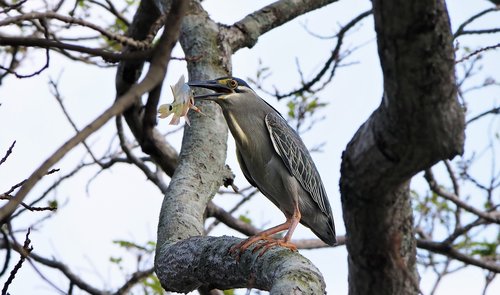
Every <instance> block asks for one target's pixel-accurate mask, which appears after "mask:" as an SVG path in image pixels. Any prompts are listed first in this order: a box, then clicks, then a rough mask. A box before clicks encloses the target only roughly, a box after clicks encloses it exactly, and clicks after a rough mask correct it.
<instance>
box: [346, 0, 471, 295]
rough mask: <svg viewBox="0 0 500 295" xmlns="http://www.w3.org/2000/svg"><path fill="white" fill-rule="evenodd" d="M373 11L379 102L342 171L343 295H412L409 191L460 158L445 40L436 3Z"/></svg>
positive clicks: (458, 118) (459, 116) (460, 125)
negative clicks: (433, 169)
mask: <svg viewBox="0 0 500 295" xmlns="http://www.w3.org/2000/svg"><path fill="white" fill-rule="evenodd" d="M373 7H374V17H375V29H376V32H377V40H378V50H379V56H380V61H381V66H382V71H383V75H384V95H383V99H382V102H381V105H380V106H379V108H378V109H377V110H376V111H375V112H374V113H373V114H372V115H371V116H370V118H369V119H368V120H367V121H366V122H365V123H364V124H363V125H362V126H361V127H360V129H359V130H358V132H357V133H356V134H355V136H354V138H353V139H352V140H351V142H350V143H349V144H348V146H347V148H346V150H345V152H344V154H343V161H342V165H341V181H340V188H341V195H342V208H343V212H344V221H345V224H346V231H347V235H346V238H347V241H346V245H347V250H348V254H349V258H348V261H349V294H351V295H353V294H417V293H418V274H417V273H416V269H415V254H416V250H415V245H416V242H415V237H414V233H413V232H412V228H413V226H412V222H413V221H412V220H413V218H412V210H411V199H410V194H409V182H410V179H411V177H412V176H413V175H415V174H416V173H417V172H419V171H421V170H423V169H425V168H427V167H430V166H432V165H433V164H434V163H436V162H437V161H439V160H441V159H447V158H453V157H454V156H455V155H457V154H461V153H462V152H463V141H464V114H463V110H462V109H461V107H460V105H459V103H458V101H457V94H456V85H455V76H454V66H455V62H454V50H453V44H452V34H451V30H450V23H449V19H448V14H447V11H446V6H445V3H444V1H443V0H437V1H435V0H425V1H410V2H401V1H394V0H389V1H387V0H374V1H373Z"/></svg>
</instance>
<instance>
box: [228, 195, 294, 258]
mask: <svg viewBox="0 0 500 295" xmlns="http://www.w3.org/2000/svg"><path fill="white" fill-rule="evenodd" d="M300 218H301V214H300V210H299V206H298V204H295V206H294V212H293V215H292V216H291V217H287V218H286V221H285V222H284V223H282V224H280V225H277V226H274V227H272V228H270V229H267V230H265V231H263V232H260V233H258V234H257V235H255V236H251V237H249V238H248V239H246V240H244V241H243V242H241V243H239V244H237V245H235V246H233V247H232V248H231V250H230V252H231V253H234V252H236V251H237V250H239V253H240V255H241V253H242V252H243V251H245V250H246V249H247V248H248V247H250V246H251V245H252V244H254V243H256V242H258V241H263V243H261V244H259V245H257V246H255V248H254V249H253V251H252V252H253V253H255V252H256V251H260V250H261V249H262V251H261V252H260V254H259V256H262V255H263V254H264V253H265V252H266V251H267V250H269V249H270V248H271V247H273V246H281V247H285V248H288V249H290V250H292V251H297V247H296V246H295V245H294V244H293V243H291V242H290V240H291V239H292V235H293V232H294V230H295V228H296V227H297V225H298V224H299V222H300ZM284 230H288V231H287V233H286V235H285V237H284V238H283V239H277V240H275V239H273V238H271V237H270V236H272V235H274V234H276V233H279V232H282V231H284Z"/></svg>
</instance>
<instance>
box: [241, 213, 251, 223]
mask: <svg viewBox="0 0 500 295" xmlns="http://www.w3.org/2000/svg"><path fill="white" fill-rule="evenodd" d="M238 219H239V220H241V221H243V222H244V223H246V224H252V219H250V218H248V217H247V216H245V215H240V216H239V217H238Z"/></svg>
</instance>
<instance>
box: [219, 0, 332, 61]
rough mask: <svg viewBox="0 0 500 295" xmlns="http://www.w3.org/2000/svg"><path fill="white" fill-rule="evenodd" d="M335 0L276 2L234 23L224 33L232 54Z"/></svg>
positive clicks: (281, 0)
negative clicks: (275, 29) (263, 35)
mask: <svg viewBox="0 0 500 295" xmlns="http://www.w3.org/2000/svg"><path fill="white" fill-rule="evenodd" d="M336 1H337V0H312V1H311V0H309V1H304V0H302V1H292V0H280V1H276V2H274V3H272V4H270V5H268V6H266V7H263V8H262V9H260V10H257V11H255V12H254V13H251V14H249V15H247V16H246V17H245V18H243V19H242V20H240V21H238V22H236V23H235V24H234V25H233V26H231V27H230V28H229V30H228V31H227V32H226V34H225V35H226V37H227V39H228V42H229V45H230V47H231V48H232V51H233V52H236V51H237V50H238V49H240V48H242V47H248V48H252V47H253V46H254V45H255V43H256V42H257V39H258V38H259V37H260V36H261V35H262V34H264V33H266V32H268V31H270V30H272V29H274V28H276V27H278V26H281V25H282V24H284V23H286V22H288V21H290V20H292V19H294V18H296V17H297V16H300V15H302V14H304V13H306V12H309V11H313V10H315V9H318V8H321V7H324V6H326V5H328V4H330V3H333V2H336Z"/></svg>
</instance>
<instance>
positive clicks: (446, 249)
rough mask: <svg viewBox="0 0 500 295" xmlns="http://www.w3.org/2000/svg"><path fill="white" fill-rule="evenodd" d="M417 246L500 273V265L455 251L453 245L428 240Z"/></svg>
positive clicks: (421, 241) (418, 242)
mask: <svg viewBox="0 0 500 295" xmlns="http://www.w3.org/2000/svg"><path fill="white" fill-rule="evenodd" d="M417 246H418V247H419V248H420V249H425V250H428V251H431V252H434V253H439V254H442V255H445V256H447V257H450V258H453V259H456V260H458V261H461V262H463V263H465V264H470V265H474V266H477V267H480V268H483V269H487V270H490V271H492V272H495V273H500V265H499V264H498V263H494V262H488V261H484V260H480V259H474V258H473V257H471V256H469V255H465V254H463V253H460V252H459V251H457V250H455V249H454V248H453V247H452V246H451V245H448V244H445V243H439V242H433V241H427V240H417Z"/></svg>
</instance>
